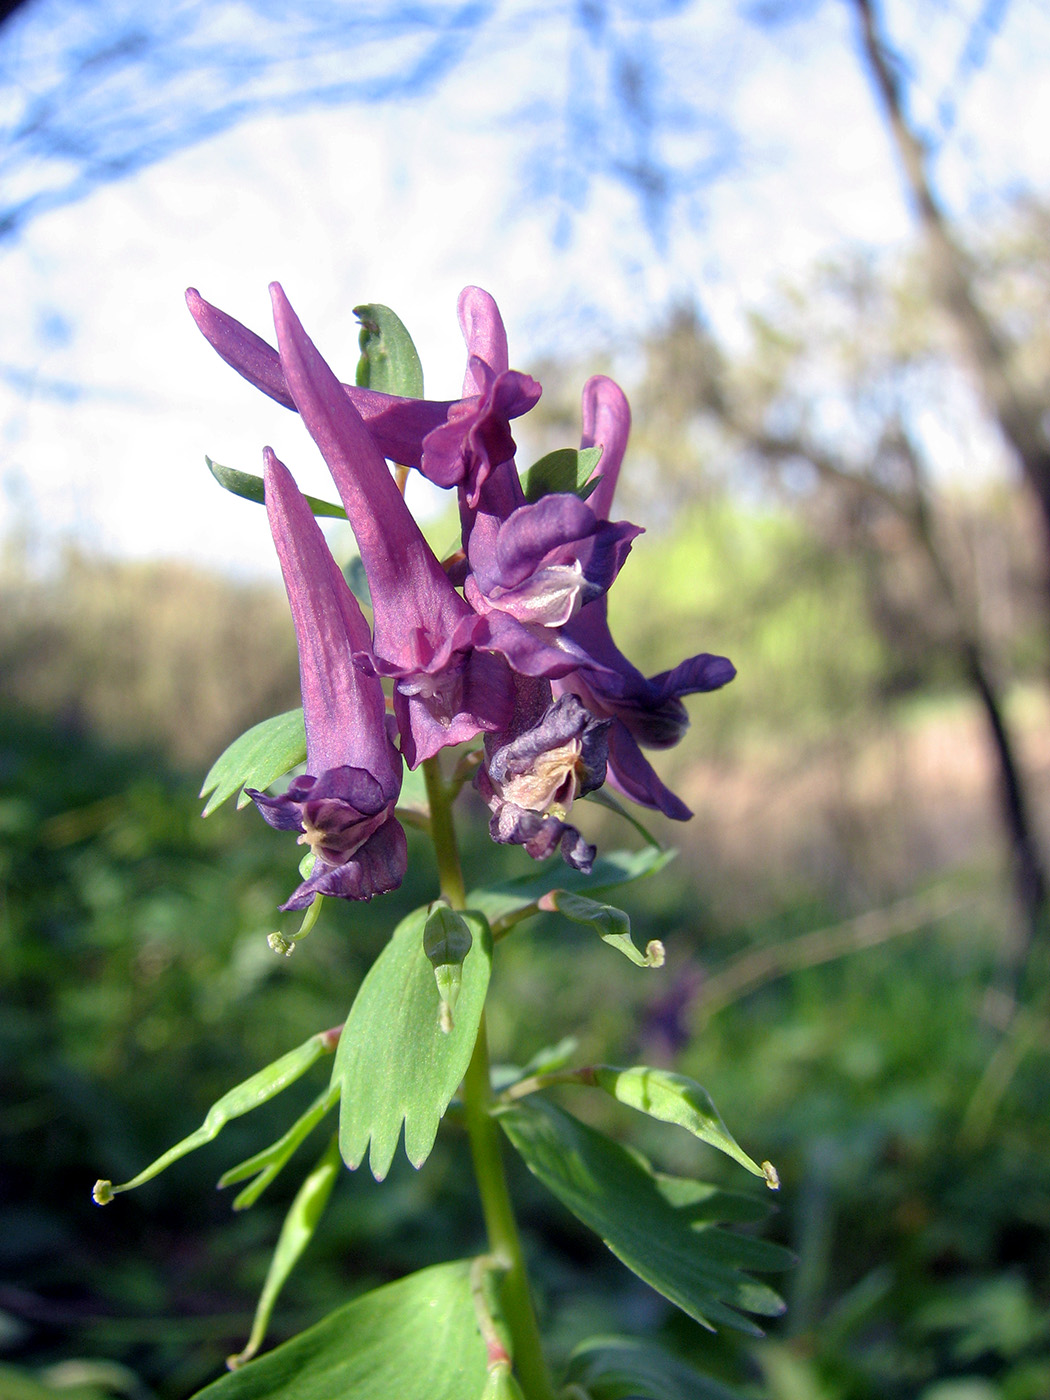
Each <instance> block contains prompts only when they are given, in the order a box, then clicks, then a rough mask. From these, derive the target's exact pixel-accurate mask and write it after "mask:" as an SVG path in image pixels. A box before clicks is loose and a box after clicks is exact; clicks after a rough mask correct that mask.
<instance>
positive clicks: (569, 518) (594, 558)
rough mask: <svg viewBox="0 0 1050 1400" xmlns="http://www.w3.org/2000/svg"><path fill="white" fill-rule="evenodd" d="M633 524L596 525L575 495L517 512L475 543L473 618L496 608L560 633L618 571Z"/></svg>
mask: <svg viewBox="0 0 1050 1400" xmlns="http://www.w3.org/2000/svg"><path fill="white" fill-rule="evenodd" d="M641 533H642V532H641V530H640V529H639V528H638V527H637V526H636V525H630V524H628V523H627V522H621V523H620V524H617V525H612V524H610V523H609V522H608V521H607V520H599V519H598V518H597V517H596V516H595V514H594V511H593V510H592V509H591V507H590V506H589V505H587V504H586V503H585V502H584V501H581V500H580V498H579V497H578V496H574V495H572V494H570V493H560V492H559V493H555V494H553V495H549V496H544V497H542V498H541V499H540V500H539V501H536V502H535V503H534V504H532V505H520V506H518V507H517V508H516V509H515V510H513V511H512V512H511V514H510V516H509V517H508V518H507V519H506V520H504V521H502V522H501V523H499V524H497V525H496V528H495V530H494V531H493V532H491V533H488V532H486V546H485V547H484V548H482V547H481V545H480V540H478V539H477V538H476V537H475V539H474V548H473V549H471V550H469V551H468V560H469V562H470V564H471V566H472V572H471V573H470V574H469V575H468V577H467V580H466V594H467V598H468V599H469V600H470V602H471V603H472V604H473V606H474V607H475V608H476V609H477V611H478V612H491V611H492V610H494V609H496V610H498V611H500V612H504V613H509V614H510V616H511V617H514V618H517V620H518V621H519V622H522V623H525V624H527V625H533V626H535V625H539V626H542V627H562V626H564V624H565V623H567V622H568V621H569V619H570V618H572V617H575V615H576V614H577V613H578V612H579V611H580V609H581V608H582V607H583V606H584V604H586V603H588V602H590V601H591V600H592V599H594V598H597V597H599V596H600V595H601V594H603V593H605V591H606V590H607V589H608V588H609V586H610V584H611V583H612V582H613V580H614V579H615V577H616V575H617V574H618V573H619V572H620V568H621V566H622V564H623V561H624V560H625V559H626V557H627V555H628V553H629V551H630V548H631V541H632V540H633V539H635V538H636V537H637V536H638V535H640V534H641Z"/></svg>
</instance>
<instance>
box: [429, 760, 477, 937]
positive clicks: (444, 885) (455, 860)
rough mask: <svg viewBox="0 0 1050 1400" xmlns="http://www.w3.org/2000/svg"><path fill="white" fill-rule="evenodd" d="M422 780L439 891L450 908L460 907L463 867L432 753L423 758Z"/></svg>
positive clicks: (437, 762)
mask: <svg viewBox="0 0 1050 1400" xmlns="http://www.w3.org/2000/svg"><path fill="white" fill-rule="evenodd" d="M423 781H424V782H425V783H426V788H427V802H428V804H429V806H430V839H431V841H433V843H434V854H435V855H436V856H437V867H438V883H439V885H440V886H441V893H442V894H443V895H444V896H445V898H446V899H447V900H448V902H449V903H450V904H451V905H452V908H453V909H462V908H463V907H464V905H465V904H466V902H467V891H466V887H465V886H464V884H463V867H462V865H461V864H460V861H459V846H458V845H457V843H456V829H455V827H454V826H453V824H452V802H451V800H450V798H449V790H448V787H447V785H446V783H445V779H444V778H443V777H442V775H441V763H440V760H439V759H438V758H437V756H436V755H435V757H434V758H425V759H424V760H423Z"/></svg>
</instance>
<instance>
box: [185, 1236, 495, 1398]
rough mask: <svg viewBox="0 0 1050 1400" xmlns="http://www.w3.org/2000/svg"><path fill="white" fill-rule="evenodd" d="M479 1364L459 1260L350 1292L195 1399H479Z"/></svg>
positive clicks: (466, 1274)
mask: <svg viewBox="0 0 1050 1400" xmlns="http://www.w3.org/2000/svg"><path fill="white" fill-rule="evenodd" d="M485 1373H486V1367H485V1347H484V1345H483V1343H482V1341H481V1337H480V1336H479V1334H478V1327H477V1321H476V1319H475V1316H474V1305H473V1302H472V1299H471V1293H470V1264H469V1262H467V1261H460V1262H457V1263H454V1264H438V1265H436V1266H435V1267H434V1268H431V1269H423V1270H422V1272H420V1273H418V1274H410V1275H409V1276H408V1278H403V1279H400V1280H399V1281H398V1282H397V1283H389V1284H387V1285H386V1286H385V1287H384V1288H377V1289H376V1290H375V1291H374V1292H372V1293H366V1294H365V1295H364V1297H362V1298H355V1299H354V1301H353V1302H352V1303H348V1304H347V1305H346V1306H345V1307H342V1308H340V1309H339V1310H338V1311H337V1312H334V1313H331V1314H330V1315H329V1316H328V1317H326V1318H325V1319H324V1321H323V1322H319V1323H318V1324H317V1325H316V1327H311V1328H309V1329H308V1330H307V1331H306V1332H301V1333H300V1334H299V1336H298V1337H293V1338H292V1340H291V1341H290V1342H285V1343H284V1345H283V1346H279V1347H277V1348H275V1350H273V1351H271V1352H267V1354H266V1355H265V1356H260V1357H259V1358H258V1359H257V1360H256V1361H251V1362H249V1364H248V1365H247V1366H245V1367H244V1368H243V1369H242V1370H239V1371H234V1372H232V1373H231V1374H230V1375H228V1376H223V1377H222V1379H221V1380H218V1381H216V1382H215V1383H214V1384H213V1385H210V1386H208V1387H207V1388H206V1389H205V1390H202V1391H200V1392H198V1400H351V1397H352V1398H353V1400H392V1397H396V1400H478V1396H479V1395H480V1394H481V1393H482V1390H483V1389H484V1386H485Z"/></svg>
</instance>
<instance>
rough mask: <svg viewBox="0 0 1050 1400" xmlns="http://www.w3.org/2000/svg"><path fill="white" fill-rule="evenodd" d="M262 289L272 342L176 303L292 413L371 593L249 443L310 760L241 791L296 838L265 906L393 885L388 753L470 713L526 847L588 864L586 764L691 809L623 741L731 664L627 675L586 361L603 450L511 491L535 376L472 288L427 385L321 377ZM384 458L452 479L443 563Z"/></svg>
mask: <svg viewBox="0 0 1050 1400" xmlns="http://www.w3.org/2000/svg"><path fill="white" fill-rule="evenodd" d="M270 291H271V296H272V300H273V310H274V325H275V329H276V338H277V348H276V349H274V348H273V347H272V346H271V345H269V344H268V343H267V342H266V341H264V340H262V339H261V338H260V337H258V336H256V335H255V334H254V333H253V332H251V331H249V330H248V329H247V328H246V327H244V326H242V325H241V324H240V323H239V322H238V321H235V320H234V319H233V318H232V317H231V316H228V315H226V314H225V313H224V312H222V311H219V310H218V309H217V308H216V307H214V306H211V305H210V304H209V303H208V302H206V301H204V299H203V298H202V297H201V296H199V294H198V293H197V292H195V291H193V290H191V291H189V292H188V293H187V301H188V303H189V307H190V311H191V313H192V315H193V317H194V319H195V321H196V322H197V325H198V327H199V328H200V330H201V331H202V332H203V334H204V335H205V337H206V338H207V340H208V341H209V342H210V344H211V345H212V346H213V347H214V348H215V349H216V350H217V351H218V353H219V354H220V355H221V356H222V358H223V359H224V360H225V361H226V362H227V363H228V364H229V365H231V366H232V367H233V368H234V369H235V370H237V372H238V373H239V374H241V375H242V376H243V377H244V378H245V379H247V380H248V381H249V382H250V383H252V384H254V385H256V386H257V387H258V388H260V389H262V390H263V392H264V393H266V394H268V395H269V396H270V397H271V398H273V399H276V400H277V401H278V402H279V403H282V404H284V405H285V406H286V407H288V408H291V409H294V410H296V411H297V412H298V413H299V414H300V416H301V417H302V420H303V422H304V423H305V425H306V427H307V430H308V431H309V433H310V435H311V437H312V438H313V439H314V441H315V442H316V444H317V446H318V448H319V449H320V451H321V454H322V456H323V457H324V460H325V462H326V463H327V465H328V468H329V470H330V472H331V474H332V478H333V480H334V482H335V486H336V489H337V491H338V493H339V497H340V499H341V501H342V503H343V506H344V508H345V510H346V514H347V518H348V520H349V522H350V525H351V528H352V529H353V532H354V535H355V537H356V539H357V544H358V549H359V550H360V554H361V560H362V563H363V565H364V569H365V573H366V575H367V578H368V583H369V589H370V592H371V596H372V604H373V625H372V628H371V629H369V626H368V623H367V622H366V621H365V618H364V616H363V614H362V612H361V609H360V607H359V606H358V603H357V600H356V599H355V598H354V596H353V594H352V593H351V591H350V589H349V587H348V586H347V584H346V582H345V580H344V578H343V575H342V573H341V572H340V570H339V568H338V566H337V565H336V563H335V561H334V560H333V558H332V556H331V554H330V553H329V551H328V547H327V545H326V543H325V540H324V537H323V536H322V534H321V531H320V529H319V528H318V526H317V523H316V521H315V520H314V518H313V515H312V513H311V510H310V506H309V504H308V503H307V501H306V499H305V497H303V495H302V494H301V493H300V491H299V490H298V487H297V486H296V485H295V482H294V481H293V480H292V477H291V475H290V473H289V472H288V470H287V469H286V468H285V467H284V465H283V464H282V463H281V462H279V461H278V460H277V458H276V457H275V456H274V454H273V452H272V451H270V449H269V448H267V449H266V451H265V454H264V457H265V475H264V481H265V491H266V506H267V513H268V517H269V522H270V528H271V531H272V533H273V537H274V542H275V544H276V547H277V554H278V558H279V560H280V564H281V570H282V573H283V576H284V581H285V586H286V588H287V592H288V599H289V602H290V604H291V610H292V617H293V620H294V623H295V630H296V637H297V641H298V645H299V660H300V674H301V681H302V691H303V707H304V715H305V721H306V737H307V772H306V774H304V775H303V776H301V777H298V778H296V779H295V780H294V781H293V782H292V784H291V786H290V787H289V788H288V790H287V791H286V792H285V793H284V794H282V795H281V796H280V797H271V796H268V795H266V794H264V793H261V792H256V791H253V792H251V794H250V795H251V796H252V798H253V799H254V801H255V803H256V804H257V806H258V807H259V809H260V811H261V812H262V814H263V816H264V817H265V818H266V820H267V821H268V822H270V823H271V825H273V826H277V827H281V828H282V829H289V830H295V831H298V832H299V833H300V834H299V840H300V842H301V843H303V844H304V845H307V846H309V847H310V848H311V850H312V851H313V853H314V856H315V859H314V862H313V865H312V868H311V869H310V871H309V874H308V875H307V877H306V878H305V879H304V881H303V883H302V884H301V885H300V886H299V888H298V889H297V890H296V892H295V893H294V894H293V896H292V898H291V899H290V900H289V901H288V903H287V904H286V905H285V906H284V907H285V908H291V909H301V908H304V907H305V906H306V905H308V904H310V903H311V902H312V900H313V898H314V896H315V895H317V894H334V895H340V896H342V897H344V898H348V899H368V898H371V896H372V895H374V894H379V893H382V892H384V891H386V890H389V889H393V888H395V887H396V886H397V885H398V884H399V883H400V881H401V879H402V877H403V875H404V871H405V867H406V860H407V851H406V843H405V836H404V832H403V830H402V828H401V825H400V823H399V822H398V820H397V817H396V815H395V808H396V803H397V798H398V794H399V792H400V786H401V772H402V757H403V758H404V761H405V762H407V763H408V765H409V766H410V767H412V768H414V767H416V766H417V765H418V764H419V763H421V762H423V761H424V760H426V759H428V758H431V757H433V755H435V754H436V753H437V752H438V751H439V750H440V749H442V748H444V747H446V746H448V745H450V744H459V743H463V742H464V741H466V740H470V739H473V738H475V736H477V735H479V734H481V735H483V736H484V754H483V761H482V763H481V766H480V768H479V771H478V776H477V786H478V789H479V791H480V792H481V794H482V796H483V797H484V799H485V801H486V802H487V803H488V806H489V808H490V810H491V813H492V817H491V822H490V831H491V834H492V837H493V839H494V840H496V841H499V842H511V843H514V844H518V845H522V846H524V847H525V849H526V851H528V853H529V854H530V855H532V856H534V857H536V858H541V857H544V856H547V855H549V854H551V853H552V852H553V851H555V850H558V849H560V850H561V853H562V855H563V856H564V857H565V859H566V860H567V861H568V862H569V864H570V865H572V866H574V867H576V868H577V869H580V870H584V871H587V870H589V869H590V866H591V862H592V860H593V858H594V848H593V847H592V846H590V845H588V843H587V842H586V841H584V840H583V838H582V837H581V836H580V834H579V832H578V831H577V830H576V828H575V827H574V826H573V825H572V824H571V823H570V822H569V820H568V817H569V814H570V812H571V809H572V805H573V802H574V800H575V799H576V798H577V797H579V796H581V795H582V794H584V793H587V792H590V791H593V790H594V789H595V788H597V787H600V786H601V784H602V783H603V782H605V781H608V782H609V784H610V786H612V787H614V788H616V789H617V790H618V791H620V792H622V793H624V794H626V795H627V796H628V797H630V798H632V799H633V800H634V801H635V802H638V803H641V804H642V805H644V806H647V807H653V808H656V809H658V810H660V811H662V812H664V813H665V814H666V815H667V816H669V817H673V818H675V819H676V820H684V819H686V818H688V817H689V816H690V815H691V814H690V812H689V809H688V808H687V807H686V806H685V804H684V803H683V802H682V801H681V799H680V798H678V797H677V796H676V795H675V794H674V793H673V792H671V791H670V789H669V788H667V787H666V786H665V785H664V784H663V782H662V781H661V780H660V779H659V777H658V776H657V775H656V773H655V771H654V770H653V768H652V766H651V765H650V763H649V762H648V760H647V759H646V758H645V756H644V755H643V753H642V748H643V747H649V748H666V747H668V746H670V745H673V744H675V743H677V742H678V740H679V739H680V738H681V737H682V735H683V733H684V732H685V729H686V726H687V725H688V722H689V721H688V716H687V714H686V710H685V706H684V705H683V704H682V697H683V696H684V695H688V694H691V693H694V692H697V691H706V690H715V689H717V688H718V687H720V686H723V685H725V684H726V682H727V681H730V680H732V678H733V675H734V669H733V666H732V664H731V663H730V662H729V661H727V660H726V659H725V658H724V657H721V656H711V655H708V654H706V653H704V654H701V655H698V656H693V657H690V658H689V659H688V660H686V661H683V662H682V663H681V664H680V665H678V666H676V667H675V668H674V669H673V670H671V671H665V672H662V673H661V674H660V675H657V676H651V677H649V678H646V677H645V676H643V675H642V674H641V673H640V672H639V671H638V670H637V669H636V668H635V667H634V666H633V665H632V664H631V663H630V662H629V661H628V660H627V658H626V657H625V656H624V655H623V654H622V653H621V652H620V651H619V649H618V648H617V646H616V644H615V642H614V641H613V638H612V635H611V633H610V631H609V625H608V620H607V612H606V595H607V593H608V590H609V587H610V585H611V584H612V583H613V581H614V580H615V578H616V576H617V574H618V573H619V571H620V568H621V567H622V565H623V563H624V560H625V559H626V557H627V554H628V553H629V551H630V548H631V542H632V541H633V540H634V538H635V537H636V536H637V535H638V534H639V533H640V531H639V529H638V527H637V526H634V525H631V524H628V523H626V522H622V521H621V522H613V521H611V520H610V518H609V515H610V511H611V508H612V500H613V493H614V491H615V488H616V480H617V476H618V474H619V470H620V465H621V463H622V461H623V456H624V451H625V449H626V445H627V437H628V432H629V430H630V409H629V407H628V404H627V400H626V398H625V396H624V394H623V392H622V391H621V389H620V388H619V387H618V386H617V385H616V384H615V383H614V382H613V380H611V379H609V378H606V377H605V376H603V375H599V376H596V377H595V378H593V379H591V380H589V381H588V383H587V384H586V386H585V387H584V391H583V403H582V419H583V435H582V441H581V445H582V446H583V447H585V448H586V447H596V448H600V449H601V457H600V461H599V465H598V469H597V471H598V475H597V477H596V486H595V487H594V489H593V492H592V494H591V495H590V496H589V497H588V499H587V500H584V499H581V497H580V495H577V494H574V493H572V492H552V493H550V494H546V495H542V496H540V498H539V499H538V500H527V499H526V496H525V492H524V490H523V487H522V483H521V480H520V479H519V476H518V472H517V468H516V466H515V461H514V454H515V444H514V439H513V437H512V436H511V428H510V424H511V421H512V420H513V419H515V418H517V417H520V416H521V415H522V414H524V413H526V412H527V411H528V410H529V409H530V408H532V407H533V405H534V404H535V403H536V401H537V400H538V398H539V396H540V386H539V385H538V384H537V383H536V382H535V380H533V379H531V378H530V377H529V376H528V375H526V374H521V373H519V372H517V371H515V370H512V369H511V368H510V366H509V359H508V354H507V339H506V334H505V331H504V327H503V322H502V320H501V318H500V314H499V311H498V310H497V308H496V305H495V302H494V301H493V300H492V298H491V297H490V296H489V295H488V294H487V293H485V292H483V291H481V290H480V289H479V288H476V287H468V288H466V290H465V291H464V292H463V293H462V294H461V296H460V300H459V318H460V325H461V327H462V330H463V335H464V338H465V340H466V344H467V356H468V358H467V370H466V376H465V380H464V385H463V395H462V397H461V398H460V399H458V400H454V401H452V402H437V401H432V400H425V399H408V398H398V397H396V396H392V395H387V394H381V393H377V392H375V391H372V390H369V389H362V388H359V387H354V386H351V385H345V384H341V383H340V382H339V380H338V379H337V378H336V376H335V374H334V373H333V372H332V370H331V369H330V368H329V366H328V365H327V364H326V362H325V361H324V360H323V359H322V357H321V355H320V354H319V353H318V351H317V349H316V348H315V346H314V344H313V342H312V341H311V340H310V339H309V337H308V336H307V335H306V333H305V331H304V330H303V328H302V326H301V325H300V323H299V320H298V318H297V316H296V314H295V312H294V311H293V310H292V308H291V306H290V305H289V303H288V300H287V298H286V297H285V295H284V292H283V291H282V289H281V288H280V286H279V285H278V284H276V283H274V284H273V286H272V287H271V289H270ZM387 459H389V460H390V461H393V462H395V463H397V464H400V465H402V466H408V467H414V468H417V469H418V470H419V471H421V472H422V473H423V475H424V476H426V477H427V478H428V479H429V480H430V481H432V482H434V483H435V484H436V485H438V486H441V487H443V488H446V489H449V490H452V489H455V491H456V493H457V496H458V502H459V511H460V518H461V521H462V527H463V550H462V554H461V555H458V556H457V558H456V560H455V562H452V561H450V563H449V567H448V568H446V567H444V566H443V564H442V562H441V561H440V560H439V559H438V558H437V557H436V555H435V554H434V553H433V551H432V550H431V548H430V546H429V545H428V544H427V542H426V540H425V539H424V537H423V534H422V532H421V531H420V529H419V527H418V525H417V524H416V522H415V520H414V518H413V517H412V515H411V513H410V511H409V510H408V507H407V506H406V504H405V501H404V497H403V496H402V494H401V491H400V490H399V489H398V486H397V483H396V481H395V479H394V477H393V475H392V474H391V472H390V470H389V468H388V466H387ZM384 678H386V679H388V680H389V682H390V683H391V685H392V692H393V714H389V713H388V711H387V705H386V700H385V696H384V692H383V688H382V681H383V679H384ZM399 748H400V752H399V751H398V750H399Z"/></svg>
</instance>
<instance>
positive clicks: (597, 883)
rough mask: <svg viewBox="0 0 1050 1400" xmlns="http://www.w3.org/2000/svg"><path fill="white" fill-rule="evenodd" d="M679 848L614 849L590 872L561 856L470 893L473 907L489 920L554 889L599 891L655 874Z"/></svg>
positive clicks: (523, 906)
mask: <svg viewBox="0 0 1050 1400" xmlns="http://www.w3.org/2000/svg"><path fill="white" fill-rule="evenodd" d="M676 855H677V851H663V850H660V849H658V848H656V847H653V846H646V847H645V848H644V849H643V850H641V851H610V852H609V853H608V854H607V855H603V856H599V857H598V859H597V860H596V861H595V862H594V866H593V868H592V870H591V873H590V874H589V875H584V874H583V873H582V871H579V870H573V869H571V868H570V867H569V866H567V865H566V864H565V862H564V861H563V860H561V859H560V858H559V857H555V858H554V859H553V860H551V861H547V862H545V863H544V864H543V865H542V866H541V867H540V869H539V870H538V871H535V872H533V871H530V872H529V873H528V874H527V875H522V876H519V877H518V878H517V879H515V880H506V881H504V882H502V883H500V884H498V885H487V886H482V887H481V888H480V889H476V890H472V891H471V893H470V894H469V895H468V896H467V904H468V905H469V906H470V908H471V909H478V910H480V911H481V913H483V914H484V915H485V917H486V918H487V919H488V921H489V923H494V922H495V921H496V920H497V919H505V918H507V917H508V916H513V915H514V914H519V913H521V912H522V911H523V910H526V909H528V907H529V905H530V904H535V903H536V902H537V900H539V899H541V898H542V897H543V896H544V895H545V894H549V893H550V891H551V890H553V889H560V890H569V891H573V892H575V891H584V890H585V891H586V892H587V893H588V894H599V893H601V892H603V891H605V890H611V889H615V888H616V886H617V885H627V884H630V883H631V882H632V881H633V880H642V879H645V878H646V877H647V876H649V875H655V874H656V873H657V872H658V871H660V870H662V869H663V868H664V866H665V865H667V864H668V863H669V862H670V861H672V860H673V859H674V857H675V856H676Z"/></svg>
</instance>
